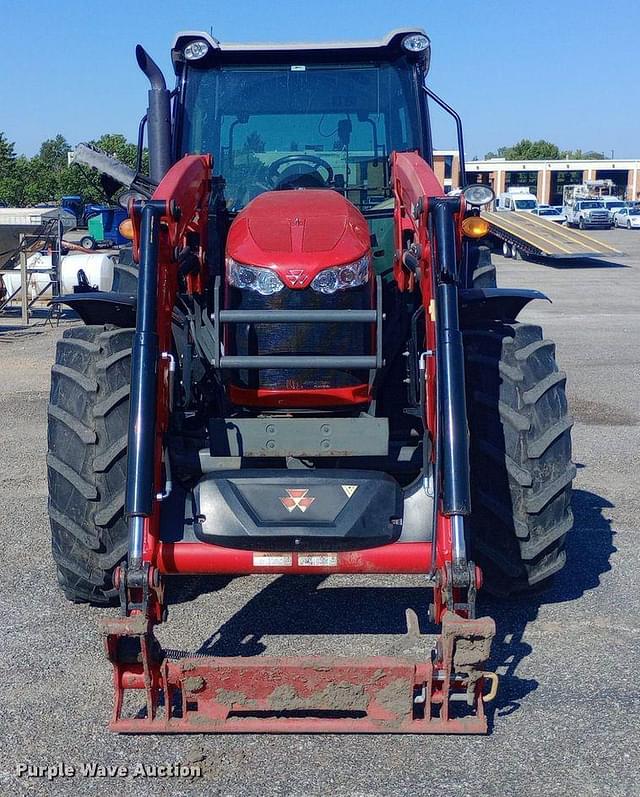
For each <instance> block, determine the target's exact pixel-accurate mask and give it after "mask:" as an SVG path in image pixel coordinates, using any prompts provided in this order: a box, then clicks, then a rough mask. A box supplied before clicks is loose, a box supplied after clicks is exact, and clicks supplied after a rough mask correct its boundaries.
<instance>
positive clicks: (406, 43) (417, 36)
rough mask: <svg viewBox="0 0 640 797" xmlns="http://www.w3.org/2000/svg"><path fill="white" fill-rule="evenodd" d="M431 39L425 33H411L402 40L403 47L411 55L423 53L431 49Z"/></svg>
mask: <svg viewBox="0 0 640 797" xmlns="http://www.w3.org/2000/svg"><path fill="white" fill-rule="evenodd" d="M429 45H430V42H429V37H428V36H425V35H424V33H410V34H409V35H408V36H405V37H404V39H403V40H402V46H403V47H404V49H405V50H408V51H409V52H410V53H423V52H424V51H425V50H428V49H429Z"/></svg>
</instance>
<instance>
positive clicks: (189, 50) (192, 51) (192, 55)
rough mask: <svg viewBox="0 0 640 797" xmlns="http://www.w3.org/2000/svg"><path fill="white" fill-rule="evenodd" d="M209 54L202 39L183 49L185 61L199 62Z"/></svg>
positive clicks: (207, 46)
mask: <svg viewBox="0 0 640 797" xmlns="http://www.w3.org/2000/svg"><path fill="white" fill-rule="evenodd" d="M208 52H209V45H208V44H207V43H206V41H204V40H203V39H196V40H195V41H192V42H189V44H187V46H186V47H185V48H184V57H185V58H186V59H187V61H199V60H200V59H201V58H204V57H205V55H206V54H207V53H208Z"/></svg>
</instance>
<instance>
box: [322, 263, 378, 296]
mask: <svg viewBox="0 0 640 797" xmlns="http://www.w3.org/2000/svg"><path fill="white" fill-rule="evenodd" d="M368 280H369V255H365V256H364V257H361V258H360V260H356V261H355V262H354V263H348V264H347V265H346V266H336V267H335V268H326V269H325V270H324V271H321V272H320V273H319V274H316V276H315V277H314V278H313V280H312V282H311V287H312V288H313V290H314V291H319V292H320V293H335V292H336V291H343V290H345V288H357V287H358V286H360V285H365V284H366V283H367V282H368Z"/></svg>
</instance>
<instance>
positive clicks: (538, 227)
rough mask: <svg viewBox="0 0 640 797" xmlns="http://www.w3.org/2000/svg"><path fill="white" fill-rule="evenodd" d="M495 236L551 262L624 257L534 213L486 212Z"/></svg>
mask: <svg viewBox="0 0 640 797" xmlns="http://www.w3.org/2000/svg"><path fill="white" fill-rule="evenodd" d="M480 215H481V216H482V218H483V219H486V220H487V221H488V222H489V224H490V225H491V234H492V235H494V236H495V237H496V238H499V239H500V240H501V241H504V242H506V243H507V244H510V245H511V246H515V247H516V248H517V249H518V251H520V252H521V253H522V254H525V255H531V256H535V257H548V258H581V257H620V256H621V255H623V254H624V253H623V252H621V251H620V250H619V249H616V248H615V247H613V246H610V245H609V244H606V243H604V241H599V240H598V239H597V238H594V237H592V236H591V235H587V234H585V233H583V232H578V231H576V230H572V229H570V228H569V227H565V226H564V225H562V224H558V222H557V221H547V220H546V219H544V218H541V217H540V216H536V215H534V214H533V213H516V212H514V211H511V210H505V211H499V212H496V211H483V212H482V213H481V214H480Z"/></svg>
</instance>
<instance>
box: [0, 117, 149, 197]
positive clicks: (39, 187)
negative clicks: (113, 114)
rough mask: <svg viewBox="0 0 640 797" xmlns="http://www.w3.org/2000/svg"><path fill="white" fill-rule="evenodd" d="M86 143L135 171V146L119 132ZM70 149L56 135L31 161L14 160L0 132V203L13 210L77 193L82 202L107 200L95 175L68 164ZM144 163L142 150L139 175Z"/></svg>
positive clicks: (18, 158)
mask: <svg viewBox="0 0 640 797" xmlns="http://www.w3.org/2000/svg"><path fill="white" fill-rule="evenodd" d="M89 143H90V144H91V145H92V146H94V147H96V149H99V150H101V151H102V152H104V153H105V154H106V155H111V156H112V157H114V158H117V159H118V160H120V161H122V162H123V163H126V164H127V166H130V167H131V168H133V169H134V168H135V166H136V160H137V147H136V145H135V144H131V143H130V142H129V141H127V139H126V137H125V136H123V135H122V134H121V133H105V134H104V135H102V136H100V138H98V139H97V140H95V141H91V142H89ZM70 150H71V146H70V145H69V143H68V141H67V140H66V139H65V137H64V136H62V135H57V136H55V137H54V138H50V139H47V140H46V141H43V142H42V144H41V146H40V149H39V151H38V154H37V155H35V156H34V157H33V158H26V157H24V156H23V155H21V156H19V157H16V154H15V147H14V144H13V143H12V142H10V141H9V140H8V139H7V137H6V135H5V134H4V133H1V132H0V202H3V203H4V204H6V205H11V206H17V207H20V206H26V205H37V204H38V203H40V202H56V201H59V200H60V199H61V198H62V197H63V196H65V195H67V194H79V195H80V196H82V197H83V198H84V199H85V200H86V201H92V202H106V201H108V199H109V197H108V196H107V194H106V193H105V191H104V188H103V186H102V183H101V181H100V174H99V173H98V172H96V171H94V170H93V169H89V168H87V167H85V166H80V165H79V164H72V165H71V166H70V165H69V162H68V153H69V151H70ZM147 164H148V155H147V153H146V151H145V152H144V153H143V161H142V170H143V172H144V171H146V170H147V168H148V166H147Z"/></svg>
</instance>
